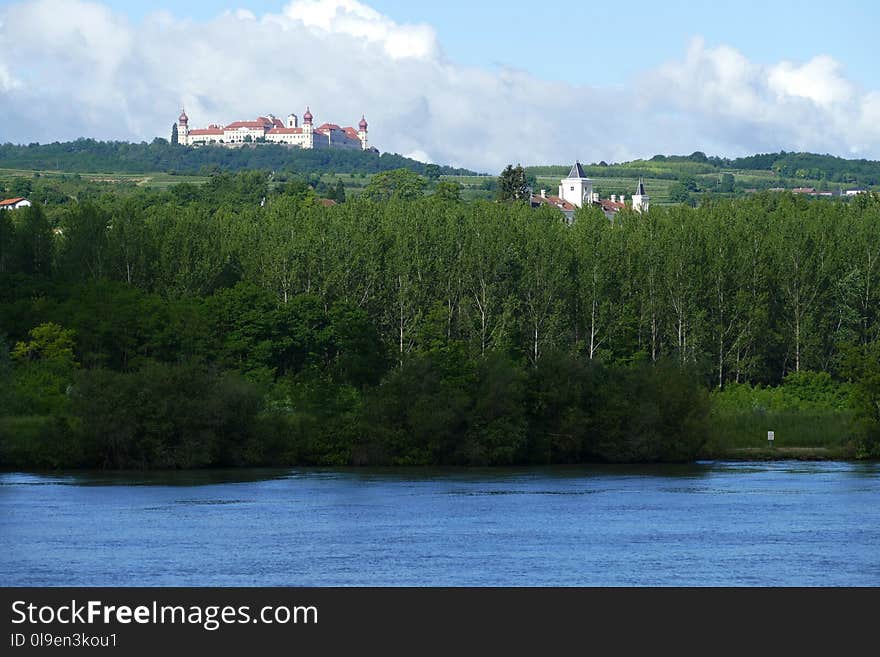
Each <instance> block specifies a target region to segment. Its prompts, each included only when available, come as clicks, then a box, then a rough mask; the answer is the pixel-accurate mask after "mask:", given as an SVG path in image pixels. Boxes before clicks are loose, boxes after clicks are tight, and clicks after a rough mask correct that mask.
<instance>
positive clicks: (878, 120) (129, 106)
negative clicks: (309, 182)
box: [0, 0, 880, 171]
mask: <svg viewBox="0 0 880 657" xmlns="http://www.w3.org/2000/svg"><path fill="white" fill-rule="evenodd" d="M181 104H185V106H186V108H187V113H188V114H189V115H190V120H191V123H192V124H195V125H197V126H201V125H206V124H208V123H212V122H220V123H223V122H229V121H231V120H234V119H237V118H251V117H253V116H255V115H257V114H264V113H267V112H273V113H275V114H276V115H281V116H284V115H286V114H287V113H288V112H291V111H293V112H295V113H297V114H300V115H301V114H302V113H303V111H304V110H305V107H306V105H309V106H310V107H311V109H312V112H313V113H314V114H315V117H316V120H317V121H319V122H323V121H331V122H335V123H339V124H341V125H354V124H356V122H357V121H358V120H359V119H360V116H361V114H362V113H365V114H366V115H367V119H368V120H369V122H370V139H371V142H372V143H373V144H375V145H376V146H377V147H378V148H380V149H381V150H383V151H390V152H398V153H410V154H413V155H417V156H418V159H421V160H423V161H432V162H438V163H449V164H455V165H460V166H467V167H470V168H475V169H479V170H484V171H498V170H500V169H501V168H502V167H503V166H504V165H505V164H507V163H516V162H522V163H523V164H528V163H565V162H568V161H571V160H573V159H575V158H580V159H581V160H583V161H598V160H606V161H620V160H623V159H631V158H633V157H639V156H651V155H653V154H654V153H661V152H666V153H669V152H675V153H682V152H691V151H694V150H702V151H705V152H707V153H718V154H729V155H738V154H745V153H750V152H755V151H767V150H778V149H780V148H784V149H786V150H794V149H804V150H818V151H823V152H825V151H828V152H835V153H841V154H846V153H856V154H859V155H862V156H871V157H878V156H880V91H872V90H863V89H860V88H859V87H858V85H856V84H854V83H853V82H851V81H850V80H848V79H847V78H846V75H845V72H844V70H843V69H842V67H841V66H840V64H839V63H838V62H836V61H835V60H833V59H832V58H830V57H828V56H824V55H818V56H816V57H815V58H813V59H811V60H809V61H807V62H804V63H795V62H787V61H785V62H780V63H777V64H775V65H772V66H764V65H760V64H757V63H755V62H753V61H751V60H749V59H748V58H747V57H746V56H745V55H744V54H743V53H741V52H739V51H738V50H736V49H734V48H732V47H730V46H726V45H718V46H714V47H712V46H708V45H707V44H706V43H705V42H703V41H702V40H700V39H695V40H694V41H693V42H692V43H691V44H690V46H689V47H688V49H687V50H686V52H685V53H684V55H683V57H682V58H681V59H680V60H678V61H673V62H668V63H665V64H662V65H658V66H657V67H656V68H654V69H653V70H650V71H646V72H644V73H643V74H642V75H641V76H639V77H638V78H637V79H634V80H631V81H630V83H629V84H628V85H627V86H625V87H614V88H607V87H597V86H575V85H571V84H566V83H563V82H552V81H547V80H542V79H539V78H536V77H535V76H533V75H530V74H529V73H527V72H524V71H519V70H512V69H502V70H494V69H489V68H474V67H464V66H459V65H456V64H455V63H453V62H450V61H449V60H448V59H447V58H446V57H445V55H444V54H443V51H442V47H441V44H440V43H439V42H438V39H437V35H436V33H435V31H434V30H433V28H431V27H430V26H428V25H409V24H399V23H396V22H395V21H394V20H392V19H391V18H389V17H387V16H383V15H382V14H380V13H378V12H377V11H375V10H374V9H372V8H371V7H369V6H367V5H365V4H362V3H360V2H357V1H355V0H296V1H294V2H291V3H290V4H288V5H287V6H286V7H284V8H283V9H282V10H281V11H280V12H278V13H269V14H262V15H255V14H254V13H253V12H251V11H247V10H232V11H226V12H223V13H221V14H220V15H218V16H216V17H214V18H212V19H210V20H207V21H195V20H192V19H190V18H186V17H183V18H182V17H179V16H176V15H174V14H172V13H169V12H167V11H162V12H157V13H155V14H153V15H151V16H149V17H147V18H146V19H144V20H143V21H142V22H141V23H137V24H133V23H130V22H129V21H128V20H127V19H126V18H125V17H124V16H122V15H120V14H118V13H114V12H113V11H111V10H109V9H108V8H107V7H105V6H104V5H101V4H99V3H96V2H89V1H87V0H25V1H24V2H21V3H18V4H12V5H6V6H4V7H0V121H2V122H3V123H4V125H7V126H9V128H8V129H6V130H4V138H5V139H10V140H13V141H19V142H29V141H43V142H45V141H54V140H63V139H70V138H75V137H78V136H92V137H96V138H102V139H108V138H115V139H136V140H140V139H144V140H151V139H152V138H153V137H155V136H157V135H159V136H167V135H168V134H169V131H170V128H171V123H172V121H173V120H174V119H175V118H176V116H177V112H178V110H179V107H180V105H181Z"/></svg>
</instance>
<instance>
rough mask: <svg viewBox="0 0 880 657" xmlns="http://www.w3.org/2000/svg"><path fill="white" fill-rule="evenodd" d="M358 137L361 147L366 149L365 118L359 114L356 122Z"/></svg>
mask: <svg viewBox="0 0 880 657" xmlns="http://www.w3.org/2000/svg"><path fill="white" fill-rule="evenodd" d="M358 138H359V139H360V140H361V148H362V149H363V150H367V148H368V146H367V119H366V117H365V116H364V115H363V114H361V121H360V123H358Z"/></svg>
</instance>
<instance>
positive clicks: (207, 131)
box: [189, 128, 223, 136]
mask: <svg viewBox="0 0 880 657" xmlns="http://www.w3.org/2000/svg"><path fill="white" fill-rule="evenodd" d="M189 134H190V136H193V135H196V136H198V135H222V134H223V128H198V129H196V130H190V131H189Z"/></svg>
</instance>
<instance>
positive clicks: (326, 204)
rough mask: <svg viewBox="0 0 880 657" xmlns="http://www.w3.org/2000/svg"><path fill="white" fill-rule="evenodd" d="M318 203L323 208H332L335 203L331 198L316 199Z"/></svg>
mask: <svg viewBox="0 0 880 657" xmlns="http://www.w3.org/2000/svg"><path fill="white" fill-rule="evenodd" d="M318 203H320V204H321V205H323V206H324V207H325V208H332V207H333V206H334V205H336V201H334V200H333V199H332V198H321V199H318Z"/></svg>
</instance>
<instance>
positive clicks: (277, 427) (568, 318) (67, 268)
mask: <svg viewBox="0 0 880 657" xmlns="http://www.w3.org/2000/svg"><path fill="white" fill-rule="evenodd" d="M246 180H247V179H246V178H237V177H231V178H227V179H225V181H221V182H218V183H217V189H214V190H213V191H212V190H210V189H207V190H205V192H204V194H205V196H199V195H196V196H195V197H192V198H190V197H189V196H188V195H186V194H182V193H179V192H178V193H173V192H172V193H164V194H163V195H162V199H163V201H162V202H161V203H157V202H152V201H155V199H152V201H150V202H147V200H145V199H144V202H135V201H133V200H132V199H131V198H128V199H126V198H122V199H118V198H114V197H105V198H102V199H101V200H100V201H96V202H88V203H78V204H75V205H73V206H71V207H68V208H65V209H63V211H61V212H60V214H59V216H58V223H57V226H54V227H53V225H52V223H51V222H50V220H49V219H48V218H47V215H46V213H45V212H44V211H43V209H42V208H41V207H39V206H35V207H33V208H28V209H22V210H16V211H13V212H5V213H0V277H2V285H0V331H2V332H3V333H5V335H6V337H5V339H4V341H3V342H2V343H0V371H5V372H7V374H8V376H10V377H11V379H12V381H13V383H12V384H11V385H9V386H6V387H5V390H4V392H3V396H2V397H0V403H2V404H3V409H4V412H5V413H6V414H7V415H14V416H17V417H32V416H43V417H46V416H51V417H54V418H55V419H54V420H52V421H51V422H50V423H46V422H44V423H42V424H40V425H39V426H38V427H36V428H35V429H34V431H35V432H36V434H37V435H41V436H43V438H42V439H40V440H42V442H40V440H35V441H34V442H33V444H34V445H46V444H50V445H55V446H56V447H57V445H66V446H68V447H69V450H68V452H69V454H68V457H67V460H66V461H65V462H67V463H71V462H75V463H77V464H92V465H106V466H112V467H118V466H121V467H168V466H200V465H212V464H221V463H223V464H238V463H335V464H344V463H356V464H366V463H412V464H416V463H525V462H576V461H581V460H590V459H596V460H611V461H615V460H649V461H650V460H682V459H689V458H693V457H694V456H695V455H696V454H697V453H698V452H699V450H700V448H701V446H702V445H703V443H704V441H705V437H706V421H707V414H708V401H707V393H706V390H707V389H710V388H719V387H724V386H726V385H729V384H731V383H740V384H750V385H768V384H770V385H774V384H778V383H780V382H782V381H783V379H784V378H785V377H786V376H788V375H790V374H791V373H792V372H795V373H797V372H802V373H803V372H807V371H809V370H815V371H822V372H826V373H828V375H829V376H831V377H833V378H835V379H837V380H844V379H848V378H854V377H856V378H858V379H859V380H860V381H867V382H870V381H872V379H871V377H872V376H873V377H875V378H876V372H875V371H874V370H873V369H871V363H872V362H873V361H871V360H870V358H869V357H867V356H866V354H867V355H870V354H876V350H877V344H878V340H880V299H878V295H880V203H878V201H877V200H876V199H875V198H870V197H862V198H859V199H857V200H856V201H855V202H852V203H846V204H845V203H820V202H813V201H809V200H807V199H804V198H799V197H795V196H792V195H759V196H756V197H754V198H751V199H749V200H744V201H735V202H732V201H731V202H707V203H704V204H702V205H701V206H700V207H698V208H690V207H686V206H678V207H670V208H659V207H658V208H652V210H651V212H650V213H648V214H646V215H638V214H633V213H630V212H626V211H625V212H622V213H620V214H619V215H618V216H617V217H616V218H615V219H614V220H613V221H609V220H608V219H607V218H606V217H605V216H604V215H603V214H602V213H601V212H599V211H596V210H592V209H590V210H582V211H579V212H578V213H577V215H576V218H575V222H574V223H573V225H570V226H569V225H567V224H566V223H565V222H564V221H563V220H562V215H561V214H560V213H559V212H558V211H556V210H555V209H552V208H540V209H531V208H529V207H528V206H527V205H526V204H525V203H521V202H515V201H513V202H509V203H490V202H475V203H462V202H460V201H458V200H457V196H456V195H455V194H454V193H452V192H453V191H454V190H448V189H446V188H445V187H443V188H441V187H439V186H438V187H437V188H436V189H435V191H434V193H433V194H430V195H427V196H423V195H422V191H423V186H422V187H420V188H419V189H418V190H417V191H413V187H412V184H415V183H416V182H417V181H415V180H410V179H409V177H408V176H407V175H405V174H401V175H397V176H391V177H390V178H389V179H388V180H387V181H385V183H384V184H380V183H381V181H379V182H377V186H376V187H375V188H374V189H372V190H370V193H368V194H365V195H364V198H362V199H356V200H353V201H348V202H346V203H344V204H341V205H337V206H334V207H325V206H324V205H322V204H320V203H318V202H317V200H316V199H315V197H314V195H313V194H308V193H303V190H302V189H299V188H290V187H281V188H279V189H278V190H276V191H274V192H268V191H267V190H265V189H263V188H261V187H260V179H259V178H257V177H255V178H253V180H251V181H250V184H248V183H246V182H243V181H246ZM249 185H250V186H252V187H253V189H248V187H249ZM263 199H265V202H264V200H263ZM860 354H861V355H860ZM875 360H876V356H875ZM859 368H861V369H859ZM878 368H880V365H878ZM866 386H867V387H865V388H864V390H867V391H868V392H865V393H864V394H865V395H867V396H866V397H865V400H866V401H864V402H863V405H864V406H865V407H866V408H869V407H870V403H872V402H871V400H872V399H873V397H871V394H872V393H871V392H870V386H869V385H868V384H866ZM866 422H867V424H866V425H865V427H866V428H865V434H864V435H865V436H868V435H871V436H873V435H875V434H876V432H875V433H873V434H872V433H871V431H872V429H871V427H872V426H874V425H871V424H870V421H866ZM875 422H876V421H875ZM59 436H61V437H59ZM65 436H66V437H65ZM5 440H6V441H7V442H6V447H2V446H0V453H2V454H3V455H4V458H6V459H9V460H10V461H13V462H14V461H16V459H18V460H19V461H22V462H26V461H28V459H30V460H31V461H34V460H37V461H40V459H42V460H43V461H45V463H46V464H52V461H51V458H49V456H46V455H44V454H42V452H41V453H40V454H36V455H35V454H31V453H30V452H28V451H27V449H26V447H25V446H23V445H21V444H19V443H15V441H14V440H12V439H11V438H9V437H8V436H7V437H6V439H5ZM866 440H867V439H866ZM871 440H875V439H874V438H871ZM47 441H48V442H47ZM53 441H54V442H53ZM0 442H2V437H0ZM865 444H866V445H867V447H866V448H865V453H866V454H867V453H871V450H873V449H874V447H871V445H874V443H871V442H870V441H869V442H867V443H865ZM58 449H60V448H58ZM65 449H68V448H67V447H66V448H65ZM3 450H5V451H3ZM68 452H65V453H68ZM46 453H47V454H55V455H57V453H58V450H57V449H55V448H54V447H53V448H51V449H49V448H47V452H46ZM41 462H42V461H41Z"/></svg>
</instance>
